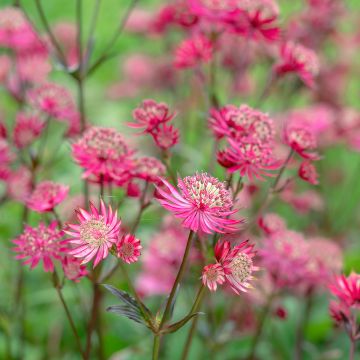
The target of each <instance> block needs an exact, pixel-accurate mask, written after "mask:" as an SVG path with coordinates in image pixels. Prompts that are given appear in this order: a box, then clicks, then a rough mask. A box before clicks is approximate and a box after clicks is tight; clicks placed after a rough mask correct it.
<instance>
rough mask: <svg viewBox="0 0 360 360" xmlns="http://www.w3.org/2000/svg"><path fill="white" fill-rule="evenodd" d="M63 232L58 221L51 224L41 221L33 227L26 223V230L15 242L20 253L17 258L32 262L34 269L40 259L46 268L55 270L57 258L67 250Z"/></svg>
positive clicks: (26, 262) (16, 249) (31, 265)
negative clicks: (59, 228)
mask: <svg viewBox="0 0 360 360" xmlns="http://www.w3.org/2000/svg"><path fill="white" fill-rule="evenodd" d="M62 236H63V234H62V232H61V231H59V230H58V229H57V223H56V222H52V223H51V224H50V225H49V226H47V225H45V224H44V223H40V224H39V226H38V227H36V228H32V227H30V226H28V225H25V229H24V232H23V233H22V234H21V235H20V236H19V237H18V238H16V239H15V240H13V242H14V243H15V244H16V247H15V248H14V251H15V252H17V253H18V255H16V259H25V261H24V264H30V268H31V269H33V268H34V267H35V266H36V265H37V264H38V263H39V261H40V260H42V262H43V265H44V270H45V271H46V272H47V271H51V272H52V271H54V263H53V261H54V260H55V259H57V260H59V259H60V258H61V254H62V253H64V252H66V251H67V248H66V246H65V241H64V240H61V239H62Z"/></svg>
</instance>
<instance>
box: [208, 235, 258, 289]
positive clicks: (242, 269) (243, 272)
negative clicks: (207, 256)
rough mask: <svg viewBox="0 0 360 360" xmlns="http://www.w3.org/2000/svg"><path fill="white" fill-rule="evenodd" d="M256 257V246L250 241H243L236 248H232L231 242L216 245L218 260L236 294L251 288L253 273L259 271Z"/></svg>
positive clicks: (220, 242) (221, 242)
mask: <svg viewBox="0 0 360 360" xmlns="http://www.w3.org/2000/svg"><path fill="white" fill-rule="evenodd" d="M255 255H256V253H255V251H254V245H251V244H249V241H243V242H242V243H241V244H240V245H237V246H235V247H234V248H231V246H230V242H229V241H219V242H217V243H216V245H215V257H216V260H217V261H218V262H219V264H221V266H222V268H223V270H224V273H225V280H226V282H227V283H228V284H229V285H230V287H231V289H232V290H233V291H234V292H235V293H236V294H240V292H241V291H243V292H247V291H248V289H250V288H251V285H250V281H251V280H253V279H254V277H253V272H254V271H257V270H259V268H258V267H257V266H254V264H253V257H254V256H255Z"/></svg>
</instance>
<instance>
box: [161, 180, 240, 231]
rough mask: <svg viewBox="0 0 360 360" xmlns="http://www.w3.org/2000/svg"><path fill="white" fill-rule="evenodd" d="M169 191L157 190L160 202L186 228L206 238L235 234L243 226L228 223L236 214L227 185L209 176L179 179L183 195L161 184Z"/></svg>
mask: <svg viewBox="0 0 360 360" xmlns="http://www.w3.org/2000/svg"><path fill="white" fill-rule="evenodd" d="M162 182H163V183H164V185H165V187H166V189H162V188H158V189H157V190H158V192H159V194H160V196H161V197H160V196H159V198H158V201H159V202H160V204H161V205H162V206H163V207H164V208H165V209H167V210H169V211H171V212H172V213H173V214H174V215H175V216H176V217H178V218H181V219H183V225H184V226H185V227H187V228H189V229H191V230H193V231H199V230H200V231H203V232H205V233H207V234H210V233H213V232H218V233H224V232H233V231H236V230H237V228H236V225H237V224H238V223H239V222H240V221H237V220H233V219H229V216H230V215H232V214H234V213H235V212H236V211H237V210H232V206H233V202H232V198H231V194H230V192H229V191H228V190H227V189H226V185H225V184H224V183H222V182H220V181H219V180H218V179H216V178H214V177H212V176H209V175H208V174H206V173H201V174H196V175H193V176H187V177H185V178H184V179H180V178H179V179H178V188H179V189H180V192H179V191H178V190H177V189H176V188H174V187H173V186H172V185H171V184H169V183H168V182H167V181H166V180H162Z"/></svg>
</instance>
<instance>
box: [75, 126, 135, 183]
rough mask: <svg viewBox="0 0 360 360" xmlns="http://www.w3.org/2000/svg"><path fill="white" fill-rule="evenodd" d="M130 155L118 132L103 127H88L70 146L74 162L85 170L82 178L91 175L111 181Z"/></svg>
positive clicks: (130, 151) (129, 150)
mask: <svg viewBox="0 0 360 360" xmlns="http://www.w3.org/2000/svg"><path fill="white" fill-rule="evenodd" d="M132 154H133V151H132V150H131V149H130V148H129V146H128V145H127V144H126V142H125V140H124V138H123V136H122V135H121V134H120V133H119V132H118V131H116V130H115V129H110V128H104V127H95V126H93V127H90V128H89V129H87V130H86V131H85V132H84V134H83V135H82V137H81V138H80V139H79V140H78V141H77V142H75V143H74V144H73V145H72V155H73V157H74V159H75V161H76V162H77V163H78V164H79V165H80V166H81V167H82V168H84V169H85V173H84V175H83V176H84V178H88V177H89V176H90V175H93V176H96V177H103V178H104V180H112V179H113V178H114V175H116V174H118V173H119V172H121V171H120V170H122V169H123V168H124V166H125V165H126V163H127V161H128V160H129V158H130V157H131V155H132Z"/></svg>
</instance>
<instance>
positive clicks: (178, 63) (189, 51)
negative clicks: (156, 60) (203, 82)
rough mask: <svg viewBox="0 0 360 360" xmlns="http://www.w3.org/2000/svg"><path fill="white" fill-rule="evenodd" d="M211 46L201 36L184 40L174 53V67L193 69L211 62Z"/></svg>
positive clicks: (203, 36)
mask: <svg viewBox="0 0 360 360" xmlns="http://www.w3.org/2000/svg"><path fill="white" fill-rule="evenodd" d="M212 54H213V45H212V43H211V41H210V40H209V39H208V38H207V37H206V36H205V35H202V34H198V35H194V36H193V37H191V38H189V39H185V40H184V41H183V42H182V43H181V44H180V45H179V46H178V47H177V48H176V51H175V61H174V64H175V67H177V68H178V69H186V68H193V67H196V66H198V65H200V64H202V63H207V62H209V61H210V60H211V58H212Z"/></svg>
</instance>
